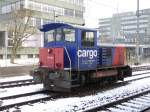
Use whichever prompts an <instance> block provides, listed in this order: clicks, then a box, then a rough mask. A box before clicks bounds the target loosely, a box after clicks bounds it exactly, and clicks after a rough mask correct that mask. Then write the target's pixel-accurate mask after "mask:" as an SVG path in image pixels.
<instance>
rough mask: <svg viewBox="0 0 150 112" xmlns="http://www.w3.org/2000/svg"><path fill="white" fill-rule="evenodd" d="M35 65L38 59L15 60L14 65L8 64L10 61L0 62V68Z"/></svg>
mask: <svg viewBox="0 0 150 112" xmlns="http://www.w3.org/2000/svg"><path fill="white" fill-rule="evenodd" d="M37 64H38V58H31V59H16V60H15V64H12V63H10V59H8V60H0V67H9V66H24V65H37Z"/></svg>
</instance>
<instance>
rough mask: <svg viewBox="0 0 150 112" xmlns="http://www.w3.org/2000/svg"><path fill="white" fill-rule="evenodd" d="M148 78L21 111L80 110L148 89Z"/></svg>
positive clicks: (52, 111)
mask: <svg viewBox="0 0 150 112" xmlns="http://www.w3.org/2000/svg"><path fill="white" fill-rule="evenodd" d="M149 80H150V78H147V79H142V80H139V81H134V82H131V83H130V84H127V85H125V86H122V87H118V88H115V89H112V90H107V91H102V92H99V93H97V94H93V95H89V96H85V97H69V98H61V99H56V100H51V101H46V102H44V103H36V104H33V105H32V106H29V105H25V106H21V107H20V108H21V112H74V111H78V112H82V111H85V110H88V109H91V108H94V107H97V106H100V105H103V104H106V103H108V102H112V101H115V100H117V99H120V98H124V97H128V96H129V95H132V94H135V93H138V92H142V91H143V90H149V89H150V83H149ZM12 110H13V109H12ZM10 112H12V111H10Z"/></svg>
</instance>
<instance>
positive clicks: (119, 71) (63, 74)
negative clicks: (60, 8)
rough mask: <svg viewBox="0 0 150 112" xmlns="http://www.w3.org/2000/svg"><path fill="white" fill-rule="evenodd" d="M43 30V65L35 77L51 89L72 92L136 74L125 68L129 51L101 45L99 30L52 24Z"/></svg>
mask: <svg viewBox="0 0 150 112" xmlns="http://www.w3.org/2000/svg"><path fill="white" fill-rule="evenodd" d="M40 31H42V32H43V33H44V47H43V48H40V50H39V66H38V68H37V69H35V70H33V71H32V72H31V75H32V76H33V78H34V80H35V81H36V82H41V83H43V84H44V88H45V89H47V90H52V91H70V90H71V89H72V88H75V87H79V86H82V85H85V84H89V83H93V82H99V83H102V82H104V81H107V82H109V81H110V82H115V81H117V80H123V79H124V77H127V76H131V74H132V70H131V68H130V67H129V66H128V65H125V55H126V52H125V48H124V47H109V46H108V47H100V46H97V31H96V30H93V29H87V28H83V27H76V26H72V25H69V24H65V23H50V24H46V25H43V26H42V28H41V29H40Z"/></svg>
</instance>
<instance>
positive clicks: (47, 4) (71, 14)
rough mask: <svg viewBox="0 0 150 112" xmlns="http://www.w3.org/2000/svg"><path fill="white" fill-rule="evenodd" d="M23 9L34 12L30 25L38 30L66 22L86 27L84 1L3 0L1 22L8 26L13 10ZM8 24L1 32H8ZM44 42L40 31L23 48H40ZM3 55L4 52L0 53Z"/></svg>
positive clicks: (1, 3) (0, 3)
mask: <svg viewBox="0 0 150 112" xmlns="http://www.w3.org/2000/svg"><path fill="white" fill-rule="evenodd" d="M21 9H24V10H30V11H33V12H34V14H33V15H32V17H31V22H30V25H32V26H34V27H36V28H37V29H38V28H39V26H41V25H43V24H47V23H50V22H64V23H69V24H73V25H84V23H85V20H84V18H83V14H84V12H85V7H84V4H83V0H1V1H0V21H1V22H3V23H6V24H7V21H9V19H11V18H10V15H11V13H12V12H13V10H21ZM4 21H5V22H4ZM6 24H2V25H0V26H1V28H0V31H3V30H4V31H5V30H6V29H5V27H6ZM3 41H4V40H3ZM8 41H9V38H8ZM42 41H43V35H42V34H41V33H40V32H39V31H38V32H36V34H34V35H32V36H30V37H29V38H28V39H27V40H26V41H25V42H24V44H23V46H24V47H32V48H33V47H35V48H38V47H41V46H43V43H42ZM8 46H9V43H8ZM10 47H11V46H10ZM25 52H26V51H25ZM1 53H3V52H2V51H0V54H1ZM22 53H23V52H22ZM37 53H38V52H37Z"/></svg>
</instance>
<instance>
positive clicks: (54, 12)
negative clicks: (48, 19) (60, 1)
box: [53, 9, 56, 22]
mask: <svg viewBox="0 0 150 112" xmlns="http://www.w3.org/2000/svg"><path fill="white" fill-rule="evenodd" d="M53 14H54V22H56V11H55V9H54V10H53Z"/></svg>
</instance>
